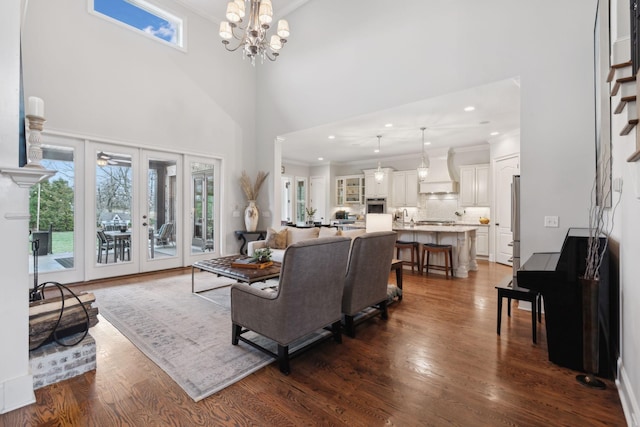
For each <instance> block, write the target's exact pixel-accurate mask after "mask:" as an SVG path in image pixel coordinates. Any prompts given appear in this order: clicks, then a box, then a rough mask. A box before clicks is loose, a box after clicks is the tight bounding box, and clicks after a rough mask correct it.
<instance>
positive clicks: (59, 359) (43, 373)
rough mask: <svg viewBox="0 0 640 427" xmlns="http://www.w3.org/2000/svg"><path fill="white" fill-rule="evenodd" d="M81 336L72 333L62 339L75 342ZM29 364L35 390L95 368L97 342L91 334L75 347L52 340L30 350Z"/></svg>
mask: <svg viewBox="0 0 640 427" xmlns="http://www.w3.org/2000/svg"><path fill="white" fill-rule="evenodd" d="M81 336H82V335H81V334H76V335H71V336H68V337H65V338H63V339H62V340H60V341H62V342H69V343H74V342H76V341H77V340H78V339H79V338H80V337H81ZM29 364H30V366H31V374H32V375H33V389H34V390H35V389H38V388H40V387H44V386H47V385H50V384H54V383H57V382H59V381H62V380H66V379H68V378H72V377H75V376H78V375H81V374H84V373H85V372H88V371H92V370H95V369H96V342H95V340H94V339H93V337H92V336H91V335H90V334H87V336H86V337H84V339H83V340H82V341H80V342H79V343H78V344H77V345H74V346H73V347H65V346H63V345H60V344H58V343H56V342H51V343H49V344H46V345H43V346H42V347H40V348H38V349H36V350H33V351H31V352H29Z"/></svg>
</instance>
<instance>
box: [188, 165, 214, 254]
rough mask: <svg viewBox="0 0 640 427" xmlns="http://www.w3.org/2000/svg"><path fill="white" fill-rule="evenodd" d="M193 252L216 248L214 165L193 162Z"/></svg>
mask: <svg viewBox="0 0 640 427" xmlns="http://www.w3.org/2000/svg"><path fill="white" fill-rule="evenodd" d="M191 180H192V189H193V190H192V191H193V194H192V195H191V200H192V205H191V209H192V212H193V218H192V220H191V253H198V252H204V251H213V250H215V246H214V244H215V243H214V242H215V239H214V233H215V230H214V228H215V227H214V220H215V215H214V212H215V209H214V208H215V205H214V196H215V194H214V184H215V182H214V165H212V164H208V163H200V162H192V163H191Z"/></svg>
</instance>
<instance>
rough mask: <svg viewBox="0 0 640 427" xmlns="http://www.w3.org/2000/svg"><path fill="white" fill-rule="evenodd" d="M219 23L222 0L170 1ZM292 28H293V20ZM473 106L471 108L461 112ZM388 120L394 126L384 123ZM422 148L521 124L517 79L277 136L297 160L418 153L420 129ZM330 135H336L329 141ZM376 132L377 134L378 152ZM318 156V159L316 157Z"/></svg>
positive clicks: (284, 10) (468, 141) (483, 138)
mask: <svg viewBox="0 0 640 427" xmlns="http://www.w3.org/2000/svg"><path fill="white" fill-rule="evenodd" d="M175 1H176V2H178V3H181V4H183V5H184V6H185V7H187V8H189V9H191V10H193V11H194V12H195V13H198V14H199V15H201V16H203V17H205V18H207V19H209V20H211V21H213V22H215V23H218V22H220V21H221V20H223V19H224V14H225V11H226V4H227V0H216V1H212V0H175ZM308 1H310V0H272V4H273V10H274V18H275V19H279V18H282V17H284V16H286V15H288V14H289V13H291V12H292V11H293V10H295V9H297V8H299V7H300V6H302V5H304V4H305V3H307V2H308ZM292 26H294V25H293V24H292ZM291 36H292V37H295V34H292V35H291ZM469 105H472V106H474V107H475V110H474V111H472V112H465V111H464V108H465V107H467V106H469ZM387 123H392V124H393V127H385V124H387ZM423 126H425V127H427V130H426V131H425V142H427V141H429V142H431V144H430V145H425V152H426V153H427V154H428V153H429V151H430V150H432V149H437V148H445V147H447V148H449V147H451V148H457V147H464V146H473V145H479V144H487V143H488V141H489V140H490V139H491V138H493V137H492V136H491V135H490V134H491V132H499V133H500V134H504V133H507V132H513V131H516V130H518V129H519V128H520V84H519V80H518V78H512V79H507V80H504V81H500V82H496V83H492V84H488V85H485V86H481V87H476V88H472V89H469V90H465V91H461V92H457V93H453V94H449V95H446V96H440V97H436V98H431V99H426V100H423V101H419V102H415V103H412V104H407V105H401V106H398V107H395V108H391V109H389V110H385V111H379V112H376V113H373V114H368V115H365V116H360V117H354V118H350V119H346V120H344V121H340V122H337V123H329V124H326V125H322V126H318V127H315V128H313V129H306V130H302V131H297V132H292V133H289V134H285V135H280V137H282V138H283V139H284V142H283V143H282V158H283V160H285V161H293V162H299V163H302V164H308V165H313V164H326V163H327V162H331V163H349V162H357V161H362V160H370V159H378V158H386V159H388V158H390V157H403V156H409V155H419V153H420V151H421V146H422V144H421V141H422V132H421V131H420V128H421V127H423ZM329 135H334V136H335V139H328V137H329ZM377 135H381V136H382V138H381V139H380V141H381V142H380V153H374V149H375V148H377V146H378V139H377V138H376V136H377ZM319 158H322V159H323V160H319Z"/></svg>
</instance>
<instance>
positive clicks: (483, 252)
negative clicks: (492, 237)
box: [476, 226, 489, 257]
mask: <svg viewBox="0 0 640 427" xmlns="http://www.w3.org/2000/svg"><path fill="white" fill-rule="evenodd" d="M476 255H479V256H487V257H488V256H489V227H487V226H482V227H478V229H477V230H476Z"/></svg>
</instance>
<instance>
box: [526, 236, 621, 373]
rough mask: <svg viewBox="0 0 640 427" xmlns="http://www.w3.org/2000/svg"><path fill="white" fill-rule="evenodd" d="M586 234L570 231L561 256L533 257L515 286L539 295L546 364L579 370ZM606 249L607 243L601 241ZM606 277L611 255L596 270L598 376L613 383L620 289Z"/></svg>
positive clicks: (607, 255)
mask: <svg viewBox="0 0 640 427" xmlns="http://www.w3.org/2000/svg"><path fill="white" fill-rule="evenodd" d="M588 238H589V230H588V229H586V228H570V229H569V231H568V232H567V235H566V236H565V239H564V243H563V245H562V250H561V251H560V252H547V253H534V254H533V255H532V256H531V257H530V258H529V259H528V260H527V261H526V262H525V263H524V264H523V265H522V266H521V267H520V269H519V270H518V271H517V273H516V278H515V280H516V281H517V286H520V287H523V288H527V289H531V290H534V291H538V292H540V294H542V297H543V301H544V312H545V323H546V328H547V348H548V351H549V360H550V361H552V362H553V363H555V364H557V365H560V366H564V367H567V368H570V369H574V370H578V371H583V370H584V369H583V363H582V323H583V322H582V289H581V287H580V284H579V282H578V276H580V275H582V274H583V273H584V271H585V266H586V255H587V241H588ZM600 242H601V245H600V247H601V248H603V247H604V243H605V238H604V236H602V237H600ZM612 282H614V283H615V281H612V280H610V277H609V250H608V247H607V248H606V250H605V253H604V254H603V261H602V265H601V266H600V286H599V298H598V306H599V307H598V324H599V346H600V351H599V371H598V372H597V374H598V375H599V376H600V377H603V378H612V377H613V373H614V372H615V364H616V359H617V354H618V351H619V349H618V312H619V309H618V305H619V303H618V290H617V288H618V287H617V285H616V286H611V283H612Z"/></svg>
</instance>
